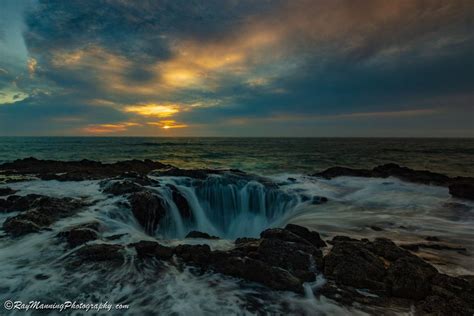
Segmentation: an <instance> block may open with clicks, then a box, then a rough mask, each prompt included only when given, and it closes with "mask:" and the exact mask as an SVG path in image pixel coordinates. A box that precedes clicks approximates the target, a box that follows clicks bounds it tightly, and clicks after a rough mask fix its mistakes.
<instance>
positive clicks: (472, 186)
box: [313, 163, 474, 200]
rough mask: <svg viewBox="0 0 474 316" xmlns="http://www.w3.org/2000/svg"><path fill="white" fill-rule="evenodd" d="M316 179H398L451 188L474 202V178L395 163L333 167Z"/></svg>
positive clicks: (451, 192)
mask: <svg viewBox="0 0 474 316" xmlns="http://www.w3.org/2000/svg"><path fill="white" fill-rule="evenodd" d="M313 176H316V177H322V178H325V179H332V178H335V177H340V176H351V177H365V178H387V177H396V178H399V179H401V180H403V181H408V182H413V183H421V184H431V185H439V186H445V187H449V193H450V194H451V195H452V196H454V197H458V198H463V199H469V200H474V178H470V177H456V178H450V177H448V176H446V175H444V174H440V173H436V172H431V171H427V170H414V169H410V168H407V167H401V166H399V165H397V164H394V163H389V164H385V165H381V166H377V167H375V168H373V169H372V170H370V169H352V168H346V167H331V168H328V169H326V170H324V171H321V172H318V173H315V174H313Z"/></svg>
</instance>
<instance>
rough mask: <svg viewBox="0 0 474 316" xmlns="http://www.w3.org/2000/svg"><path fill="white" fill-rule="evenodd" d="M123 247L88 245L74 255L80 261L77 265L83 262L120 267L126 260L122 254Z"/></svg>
mask: <svg viewBox="0 0 474 316" xmlns="http://www.w3.org/2000/svg"><path fill="white" fill-rule="evenodd" d="M122 250H123V246H120V245H109V244H94V245H86V246H83V247H81V248H79V249H78V250H77V251H76V252H74V254H75V255H76V257H77V258H78V259H80V261H76V262H75V263H76V264H81V263H82V262H87V263H101V262H102V263H105V262H107V263H109V264H115V265H120V264H122V263H123V262H124V260H125V258H124V256H123V254H122Z"/></svg>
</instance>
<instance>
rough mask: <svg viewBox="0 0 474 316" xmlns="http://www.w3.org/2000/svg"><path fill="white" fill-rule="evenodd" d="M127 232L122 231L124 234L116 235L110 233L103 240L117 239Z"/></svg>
mask: <svg viewBox="0 0 474 316" xmlns="http://www.w3.org/2000/svg"><path fill="white" fill-rule="evenodd" d="M127 235H128V234H127V233H124V234H116V235H112V236H107V237H104V239H105V240H110V241H112V240H119V239H121V238H122V237H123V236H127Z"/></svg>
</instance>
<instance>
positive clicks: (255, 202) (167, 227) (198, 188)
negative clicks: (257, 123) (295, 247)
mask: <svg viewBox="0 0 474 316" xmlns="http://www.w3.org/2000/svg"><path fill="white" fill-rule="evenodd" d="M160 181H161V184H162V185H161V186H160V187H158V188H154V190H156V191H157V193H159V194H160V196H162V197H163V199H164V201H165V207H166V209H167V212H166V216H165V218H164V219H163V220H162V222H161V223H160V225H159V228H158V229H157V231H156V232H155V234H156V235H160V236H163V237H165V238H184V237H185V236H186V234H187V233H188V232H190V231H192V230H197V231H201V232H206V233H208V234H210V235H215V236H219V237H222V238H237V237H243V236H246V237H257V236H258V235H259V234H260V232H261V231H263V230H264V229H266V228H268V227H273V226H278V225H279V224H281V223H282V222H283V221H284V220H285V218H286V216H287V215H289V214H290V213H292V212H293V211H294V210H295V209H296V208H297V206H298V205H300V204H301V203H302V198H301V196H300V195H299V194H296V193H287V192H284V191H282V190H280V189H279V188H278V187H277V186H276V185H275V184H274V183H265V182H264V181H261V180H260V181H259V180H255V179H246V178H238V177H232V176H210V177H208V178H207V179H206V180H192V179H189V178H161V179H160ZM173 191H177V192H179V194H180V195H181V196H182V197H184V199H185V200H186V203H187V205H188V207H189V210H190V213H191V216H190V217H189V218H186V217H185V216H183V214H182V212H180V209H179V208H178V206H177V205H176V204H177V203H176V200H175V199H174V198H173Z"/></svg>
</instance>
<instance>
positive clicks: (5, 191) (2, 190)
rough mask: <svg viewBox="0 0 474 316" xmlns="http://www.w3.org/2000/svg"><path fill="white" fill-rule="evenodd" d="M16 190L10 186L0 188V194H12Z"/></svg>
mask: <svg viewBox="0 0 474 316" xmlns="http://www.w3.org/2000/svg"><path fill="white" fill-rule="evenodd" d="M16 192H17V191H16V190H13V189H11V188H0V196H6V195H12V194H15V193H16Z"/></svg>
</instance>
